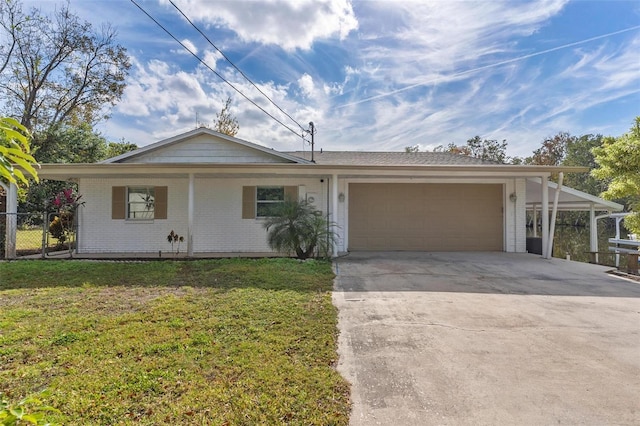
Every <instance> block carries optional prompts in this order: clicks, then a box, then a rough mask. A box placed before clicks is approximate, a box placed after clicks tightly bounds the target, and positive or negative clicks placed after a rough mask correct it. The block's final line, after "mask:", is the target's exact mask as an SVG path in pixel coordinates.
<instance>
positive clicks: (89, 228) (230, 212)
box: [78, 178, 326, 253]
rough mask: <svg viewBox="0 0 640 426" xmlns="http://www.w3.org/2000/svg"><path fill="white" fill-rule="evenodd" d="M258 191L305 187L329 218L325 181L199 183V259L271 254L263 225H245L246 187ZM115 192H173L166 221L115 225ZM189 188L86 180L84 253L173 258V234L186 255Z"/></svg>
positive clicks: (176, 183)
mask: <svg viewBox="0 0 640 426" xmlns="http://www.w3.org/2000/svg"><path fill="white" fill-rule="evenodd" d="M254 185H255V186H257V185H304V187H305V190H306V192H307V193H308V192H314V193H317V194H318V195H319V197H318V200H317V203H318V207H319V208H320V209H321V210H323V212H325V213H326V180H325V183H321V182H320V179H315V178H313V179H310V178H291V179H290V178H269V179H258V178H254V179H224V178H196V180H195V218H194V233H193V244H194V253H198V252H222V253H224V252H268V251H270V249H269V247H268V245H267V243H266V231H265V230H264V228H263V226H262V224H263V221H262V220H260V219H242V187H243V186H254ZM113 186H168V210H167V219H166V220H158V219H154V220H148V221H147V220H145V221H135V220H112V219H111V187H113ZM188 186H189V180H188V178H174V179H150V178H147V179H145V178H135V179H82V180H81V182H80V183H79V192H80V194H83V200H84V201H85V205H84V207H82V209H81V212H80V233H79V238H78V245H79V252H80V253H82V252H85V253H133V252H137V253H157V252H158V251H162V252H163V253H168V252H169V251H170V250H171V245H170V244H169V243H168V242H167V235H168V234H169V232H171V231H172V230H173V231H174V232H176V233H178V234H179V235H183V236H184V237H185V242H184V243H182V244H181V247H180V251H181V252H186V251H187V245H186V238H187V230H188V229H187V228H188V216H187V215H188V212H187V209H188ZM174 249H175V246H174Z"/></svg>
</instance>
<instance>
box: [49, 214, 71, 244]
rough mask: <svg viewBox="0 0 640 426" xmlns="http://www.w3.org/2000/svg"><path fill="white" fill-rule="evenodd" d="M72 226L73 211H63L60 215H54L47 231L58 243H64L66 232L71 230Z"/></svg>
mask: <svg viewBox="0 0 640 426" xmlns="http://www.w3.org/2000/svg"><path fill="white" fill-rule="evenodd" d="M72 226H73V213H71V212H63V213H62V214H61V215H60V216H56V217H54V218H53V220H52V221H51V223H49V233H50V234H51V236H52V237H53V238H55V239H57V240H58V242H59V243H60V244H64V243H65V242H66V241H67V232H69V231H71V228H72Z"/></svg>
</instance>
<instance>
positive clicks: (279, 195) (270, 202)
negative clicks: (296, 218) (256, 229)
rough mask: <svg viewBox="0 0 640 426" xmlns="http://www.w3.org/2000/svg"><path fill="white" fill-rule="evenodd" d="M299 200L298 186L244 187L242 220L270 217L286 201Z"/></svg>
mask: <svg viewBox="0 0 640 426" xmlns="http://www.w3.org/2000/svg"><path fill="white" fill-rule="evenodd" d="M289 199H291V200H297V199H298V187H297V186H243V187H242V218H243V219H255V218H257V217H270V216H273V215H274V212H275V209H276V208H277V207H278V206H279V205H280V204H282V203H283V202H284V200H289Z"/></svg>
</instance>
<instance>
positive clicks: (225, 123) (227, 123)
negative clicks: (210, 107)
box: [213, 97, 240, 136]
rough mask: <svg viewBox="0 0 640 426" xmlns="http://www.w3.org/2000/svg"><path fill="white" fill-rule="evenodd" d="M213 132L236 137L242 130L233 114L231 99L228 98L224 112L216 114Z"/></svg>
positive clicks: (223, 108)
mask: <svg viewBox="0 0 640 426" xmlns="http://www.w3.org/2000/svg"><path fill="white" fill-rule="evenodd" d="M213 130H215V131H216V132H220V133H224V134H225V135H229V136H235V135H237V134H238V131H239V130H240V125H239V124H238V120H237V119H236V118H235V117H234V116H233V115H232V114H231V98H230V97H229V98H227V100H226V101H225V103H224V106H223V107H222V110H221V111H220V112H219V113H217V114H216V122H215V123H214V126H213Z"/></svg>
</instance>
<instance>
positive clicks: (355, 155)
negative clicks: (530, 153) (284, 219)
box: [286, 151, 497, 166]
mask: <svg viewBox="0 0 640 426" xmlns="http://www.w3.org/2000/svg"><path fill="white" fill-rule="evenodd" d="M286 154H289V155H293V156H296V157H300V158H304V159H305V160H311V152H308V151H305V152H303V151H294V152H287V153H286ZM313 158H314V160H315V162H316V164H322V165H348V166H350V165H353V166H356V165H358V166H378V165H380V166H384V165H390V166H391V165H420V164H424V165H469V164H497V163H494V162H492V161H484V160H482V159H480V158H475V157H470V156H466V155H459V154H451V153H448V152H361V151H322V152H318V151H316V152H315V153H314V155H313Z"/></svg>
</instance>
